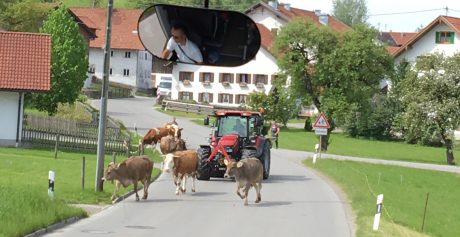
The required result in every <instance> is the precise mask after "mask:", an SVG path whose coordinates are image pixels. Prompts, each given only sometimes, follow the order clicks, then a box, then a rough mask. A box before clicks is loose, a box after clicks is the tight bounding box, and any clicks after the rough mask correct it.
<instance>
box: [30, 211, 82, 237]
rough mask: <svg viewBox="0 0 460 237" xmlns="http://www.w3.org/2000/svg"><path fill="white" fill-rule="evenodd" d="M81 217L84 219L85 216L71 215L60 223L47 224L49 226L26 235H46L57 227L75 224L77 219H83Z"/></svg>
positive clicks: (33, 236) (32, 236) (31, 236)
mask: <svg viewBox="0 0 460 237" xmlns="http://www.w3.org/2000/svg"><path fill="white" fill-rule="evenodd" d="M81 219H83V217H76V216H74V217H70V218H68V219H65V220H63V221H60V222H58V223H54V224H52V225H49V226H47V227H45V228H42V229H39V230H37V231H35V232H33V233H30V234H28V235H25V237H36V236H42V235H44V234H47V233H50V232H52V231H55V230H57V229H60V228H62V227H64V226H67V225H70V224H73V223H75V222H77V221H79V220H81Z"/></svg>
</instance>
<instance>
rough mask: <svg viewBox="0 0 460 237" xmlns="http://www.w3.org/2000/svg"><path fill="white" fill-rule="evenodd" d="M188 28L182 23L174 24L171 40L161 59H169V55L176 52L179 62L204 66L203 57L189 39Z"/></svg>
mask: <svg viewBox="0 0 460 237" xmlns="http://www.w3.org/2000/svg"><path fill="white" fill-rule="evenodd" d="M185 32H186V28H185V26H184V25H183V24H181V23H178V22H177V23H174V24H173V26H172V27H171V35H172V36H171V38H170V39H169V40H168V43H167V45H166V48H165V50H164V51H163V53H162V55H161V57H162V58H163V59H167V58H168V57H169V54H170V53H172V52H173V51H175V52H176V54H177V57H178V61H179V62H183V63H195V64H202V63H203V56H202V55H201V52H200V49H199V48H198V46H197V45H196V44H195V43H193V42H192V41H191V40H189V39H188V38H187V35H186V33H185Z"/></svg>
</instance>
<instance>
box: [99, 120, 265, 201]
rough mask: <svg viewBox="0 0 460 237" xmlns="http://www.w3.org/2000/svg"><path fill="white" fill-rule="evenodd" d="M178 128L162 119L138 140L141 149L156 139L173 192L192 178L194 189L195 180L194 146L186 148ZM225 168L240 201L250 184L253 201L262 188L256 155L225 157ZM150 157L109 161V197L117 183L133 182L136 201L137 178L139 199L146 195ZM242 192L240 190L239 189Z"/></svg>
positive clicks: (258, 197)
mask: <svg viewBox="0 0 460 237" xmlns="http://www.w3.org/2000/svg"><path fill="white" fill-rule="evenodd" d="M181 133H182V128H180V127H179V126H177V125H174V124H171V123H165V124H164V125H163V127H159V128H152V129H150V130H149V131H148V132H147V134H146V135H145V136H144V137H143V138H142V139H141V141H140V142H139V147H140V148H139V149H141V151H142V153H143V150H144V147H145V146H147V145H153V146H154V147H155V146H156V144H157V143H160V151H161V153H162V157H163V168H162V171H163V172H164V173H171V174H172V177H173V182H174V184H175V186H176V192H175V193H176V195H179V194H180V193H185V192H186V181H187V179H188V178H189V177H190V178H192V192H195V191H196V188H195V182H196V178H197V172H198V159H199V157H198V153H197V151H196V150H194V149H187V148H186V145H185V141H184V140H183V139H182V138H181ZM224 163H225V165H226V166H227V170H226V173H225V176H224V177H226V178H234V179H235V181H236V194H237V195H238V196H239V197H240V198H241V199H244V205H248V200H247V197H248V191H249V189H250V188H251V187H254V188H255V190H256V192H257V199H256V201H255V202H256V203H259V202H260V201H261V195H260V190H261V188H262V179H263V166H262V163H261V162H260V160H259V159H257V158H247V159H243V160H240V161H235V160H233V159H229V160H225V161H224ZM152 170H153V161H152V160H151V159H150V158H149V157H148V156H145V155H141V156H131V157H129V158H128V159H126V160H124V161H122V162H120V163H118V164H115V163H113V162H111V163H110V164H109V165H108V167H107V169H106V170H105V173H104V177H103V178H102V179H103V180H108V181H111V180H115V185H116V186H115V189H114V192H113V195H112V201H113V200H115V199H116V198H117V192H118V189H119V187H120V185H123V187H128V186H129V185H131V184H133V185H134V191H135V194H136V201H139V195H138V193H137V184H138V182H141V183H142V184H143V187H144V195H143V197H142V199H147V197H148V188H149V184H150V182H151V174H152ZM241 189H242V190H243V193H242V194H241V193H240V190H241Z"/></svg>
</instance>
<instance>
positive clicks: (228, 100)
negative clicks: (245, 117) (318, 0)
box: [171, 1, 349, 107]
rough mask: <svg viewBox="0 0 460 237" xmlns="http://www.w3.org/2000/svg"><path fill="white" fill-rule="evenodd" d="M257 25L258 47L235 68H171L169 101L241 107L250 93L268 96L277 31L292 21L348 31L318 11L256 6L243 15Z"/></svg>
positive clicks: (273, 4) (274, 66)
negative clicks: (308, 21)
mask: <svg viewBox="0 0 460 237" xmlns="http://www.w3.org/2000/svg"><path fill="white" fill-rule="evenodd" d="M245 13H246V14H247V15H248V16H249V17H250V18H251V19H252V20H254V22H256V23H257V26H258V28H259V31H260V34H261V41H262V47H261V48H260V50H259V52H258V53H257V55H256V57H255V58H254V59H253V60H252V61H250V62H248V63H247V64H245V65H242V66H239V67H213V66H198V65H189V64H181V63H178V64H177V65H175V66H174V67H173V71H172V75H173V85H172V91H171V98H172V99H175V100H194V101H197V102H208V103H211V104H214V105H219V106H229V107H238V106H241V105H244V104H245V103H246V101H247V96H248V94H249V93H251V92H253V91H260V92H264V93H268V92H270V91H271V90H272V87H273V81H274V80H275V79H276V74H277V73H278V71H279V67H278V65H277V61H276V58H275V57H274V55H273V54H272V52H271V51H270V50H271V48H272V46H273V42H274V37H275V36H276V32H277V30H278V29H279V28H280V27H282V26H284V25H285V24H287V23H288V22H289V21H290V20H291V19H293V18H295V17H308V18H310V19H311V20H313V21H314V22H316V23H317V24H318V25H319V24H324V25H328V26H330V27H332V28H333V29H334V30H337V31H345V30H348V29H349V27H348V26H347V25H345V24H344V23H342V22H341V21H339V20H337V19H335V18H334V17H332V16H329V15H327V14H322V13H321V12H320V11H315V12H313V11H306V10H301V9H297V8H291V7H290V5H289V4H277V3H276V1H275V2H271V3H270V5H269V4H266V3H263V2H260V3H258V4H255V5H254V6H252V7H251V8H250V9H248V10H247V11H246V12H245Z"/></svg>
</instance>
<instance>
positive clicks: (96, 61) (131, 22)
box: [70, 7, 153, 89]
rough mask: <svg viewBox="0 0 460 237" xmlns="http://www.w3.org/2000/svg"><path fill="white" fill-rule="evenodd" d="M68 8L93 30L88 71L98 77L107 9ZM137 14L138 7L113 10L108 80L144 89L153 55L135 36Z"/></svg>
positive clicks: (138, 14)
mask: <svg viewBox="0 0 460 237" xmlns="http://www.w3.org/2000/svg"><path fill="white" fill-rule="evenodd" d="M70 11H71V12H72V13H73V15H75V16H76V17H77V18H78V19H79V20H80V21H81V22H82V23H83V24H85V25H86V26H88V28H89V29H95V34H96V36H97V37H96V38H95V39H94V40H91V41H90V42H89V47H90V49H89V66H90V68H89V71H90V73H92V75H93V76H95V77H96V78H98V79H102V76H103V64H104V45H105V25H106V17H107V9H105V8H78V7H76V8H70ZM141 13H142V10H141V9H114V10H113V16H112V35H111V42H110V47H111V51H110V69H109V81H111V82H116V83H120V84H124V85H127V86H130V87H136V88H144V89H148V88H150V87H151V85H150V84H151V83H150V73H151V72H152V58H153V56H152V55H151V54H150V53H149V52H148V51H147V50H145V48H144V46H143V45H142V43H141V41H140V40H139V37H138V33H137V21H138V19H139V16H140V15H141Z"/></svg>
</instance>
